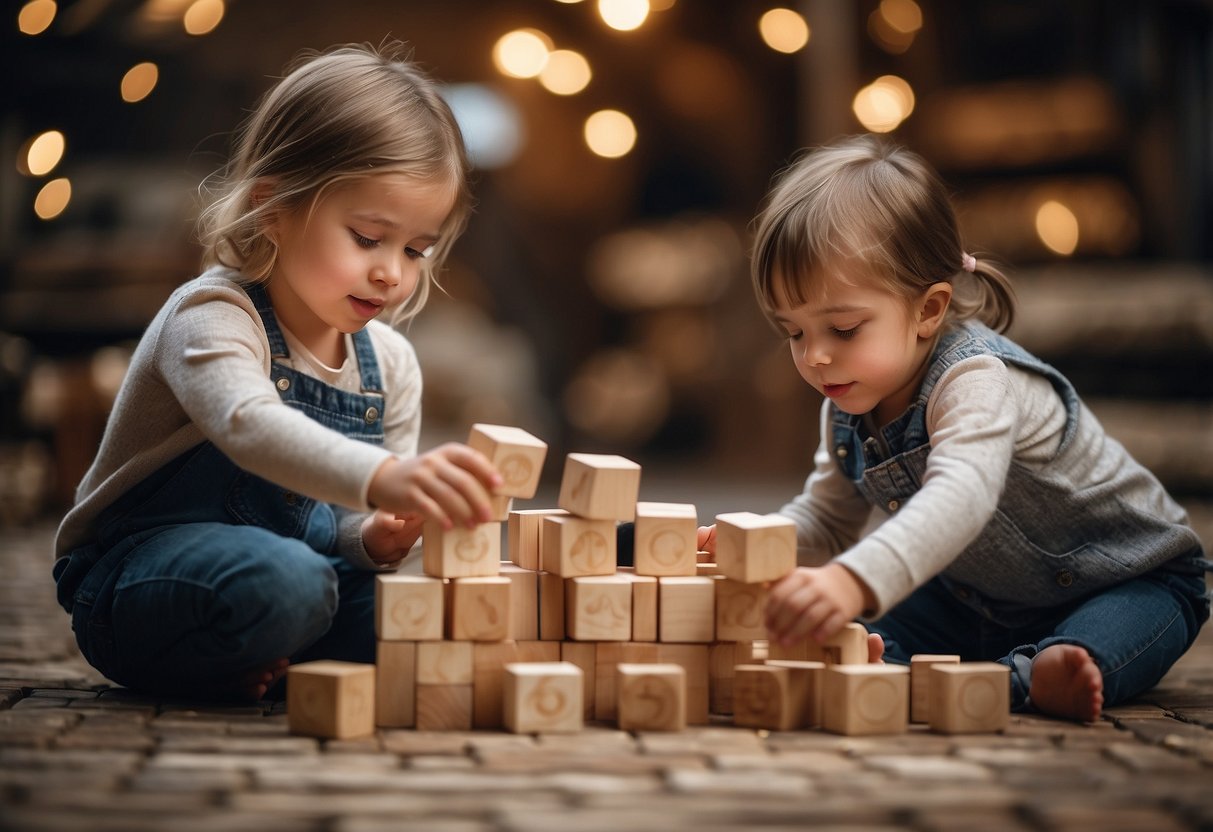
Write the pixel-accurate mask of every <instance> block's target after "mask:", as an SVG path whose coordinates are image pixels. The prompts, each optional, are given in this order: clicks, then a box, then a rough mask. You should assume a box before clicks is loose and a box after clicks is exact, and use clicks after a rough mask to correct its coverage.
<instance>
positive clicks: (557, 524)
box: [540, 515, 616, 578]
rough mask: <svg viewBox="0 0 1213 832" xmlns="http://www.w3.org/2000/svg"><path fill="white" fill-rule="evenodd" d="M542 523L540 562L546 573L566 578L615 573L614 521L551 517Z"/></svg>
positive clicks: (544, 519)
mask: <svg viewBox="0 0 1213 832" xmlns="http://www.w3.org/2000/svg"><path fill="white" fill-rule="evenodd" d="M542 526H543V542H542V543H541V544H540V555H541V557H542V558H543V560H542V563H541V564H540V565H541V566H542V568H543V571H544V572H551V573H552V574H553V575H559V576H560V577H562V578H578V577H582V576H586V575H614V574H615V566H616V546H615V521H614V520H590V519H587V518H585V517H574V516H571V515H566V516H563V517H560V516H548V517H544V518H543V522H542Z"/></svg>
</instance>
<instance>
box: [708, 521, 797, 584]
mask: <svg viewBox="0 0 1213 832" xmlns="http://www.w3.org/2000/svg"><path fill="white" fill-rule="evenodd" d="M716 566H717V568H718V569H719V571H720V574H722V575H726V576H727V577H730V578H732V579H733V580H735V581H741V582H742V583H743V584H758V583H762V582H763V581H777V580H779V579H780V578H782V577H783V576H784V575H787V574H788V573H789V572H791V571H792V570H793V569H795V568H796V525H795V524H794V523H793V522H792V521H791V520H789V519H788V518H786V517H781V516H780V515H778V514H754V513H753V512H749V511H736V512H732V513H729V514H718V515H716Z"/></svg>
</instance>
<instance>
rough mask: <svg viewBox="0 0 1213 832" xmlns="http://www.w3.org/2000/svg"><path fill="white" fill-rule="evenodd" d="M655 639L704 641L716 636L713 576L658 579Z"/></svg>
mask: <svg viewBox="0 0 1213 832" xmlns="http://www.w3.org/2000/svg"><path fill="white" fill-rule="evenodd" d="M657 583H658V587H659V589H658V591H659V593H660V599H659V601H658V604H657V615H658V620H659V621H660V625H659V629H658V632H659V635H658V639H659V640H660V641H672V642H683V643H688V642H690V643H696V642H702V643H705V644H706V643H708V642H711V641H714V640H715V638H716V586H715V584H716V581H715V579H714V578H698V577H690V578H686V577H670V578H658V580H657Z"/></svg>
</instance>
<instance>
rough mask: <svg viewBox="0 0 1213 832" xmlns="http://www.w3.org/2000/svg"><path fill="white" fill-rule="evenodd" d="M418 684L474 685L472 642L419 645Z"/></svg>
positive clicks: (423, 643)
mask: <svg viewBox="0 0 1213 832" xmlns="http://www.w3.org/2000/svg"><path fill="white" fill-rule="evenodd" d="M417 684H419V685H470V684H472V642H470V641H423V642H421V643H419V644H418V645H417Z"/></svg>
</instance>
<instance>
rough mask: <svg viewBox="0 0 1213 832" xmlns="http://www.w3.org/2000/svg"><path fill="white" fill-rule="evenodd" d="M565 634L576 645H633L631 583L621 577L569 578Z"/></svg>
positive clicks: (565, 587)
mask: <svg viewBox="0 0 1213 832" xmlns="http://www.w3.org/2000/svg"><path fill="white" fill-rule="evenodd" d="M564 589H565V593H564V632H565V636H566V637H567V638H571V639H573V640H574V641H631V638H632V582H631V581H629V580H628V579H627V578H624V577H621V576H619V575H600V576H587V577H584V578H567V579H565V582H564Z"/></svg>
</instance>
